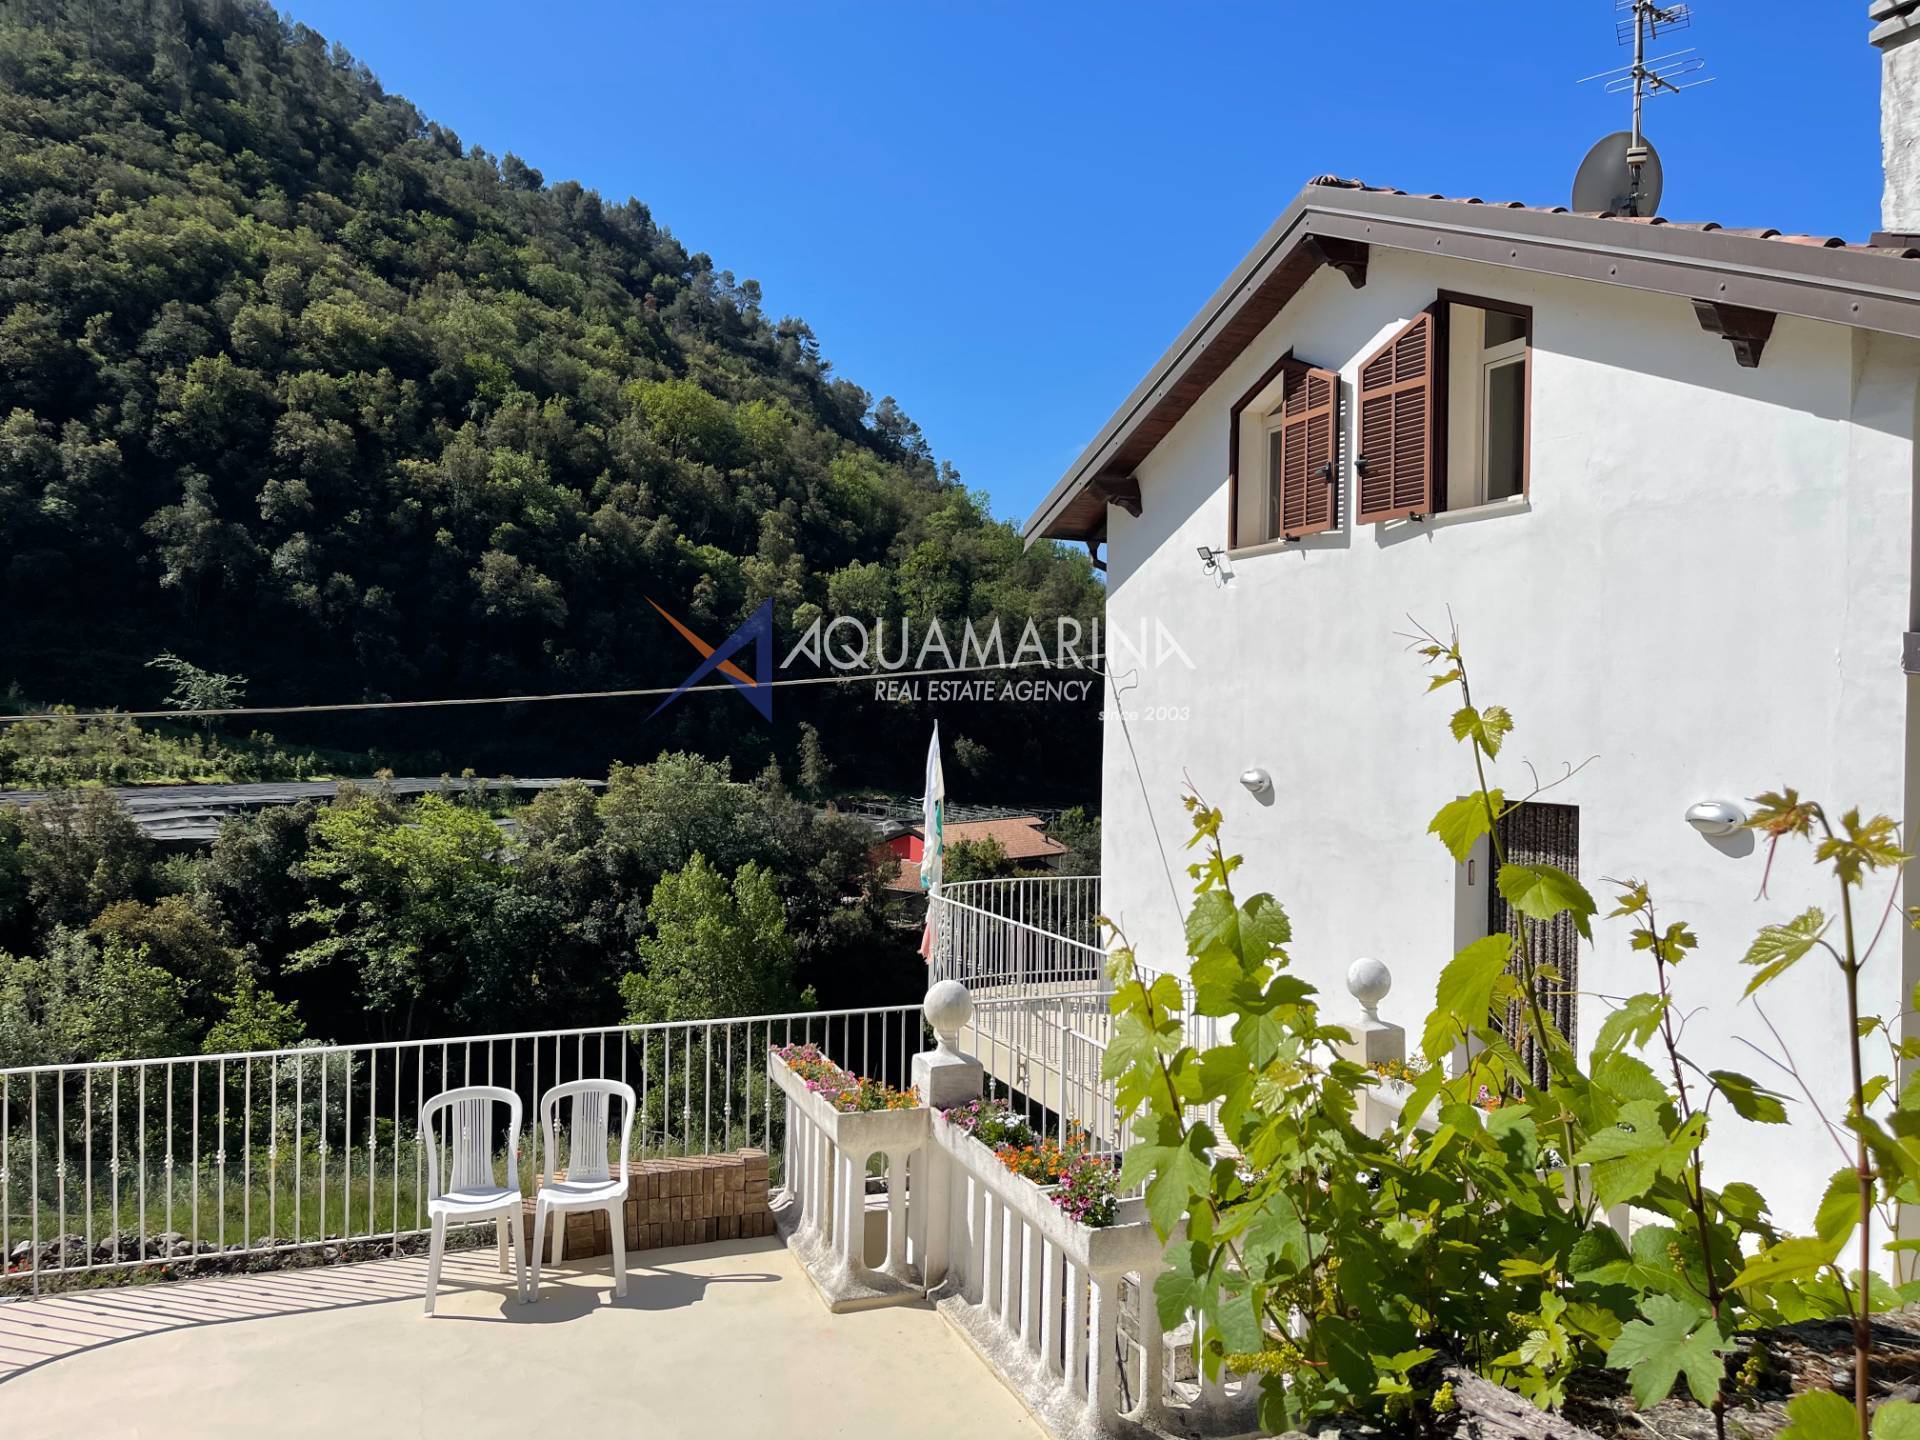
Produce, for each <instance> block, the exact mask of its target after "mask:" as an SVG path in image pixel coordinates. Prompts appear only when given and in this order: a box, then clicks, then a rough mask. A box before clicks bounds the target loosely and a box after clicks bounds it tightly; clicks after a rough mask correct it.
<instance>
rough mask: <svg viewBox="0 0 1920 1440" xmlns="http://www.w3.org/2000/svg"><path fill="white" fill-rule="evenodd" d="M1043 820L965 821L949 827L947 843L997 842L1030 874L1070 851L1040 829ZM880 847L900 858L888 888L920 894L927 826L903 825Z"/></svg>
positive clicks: (1018, 817)
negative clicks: (898, 869) (896, 870)
mask: <svg viewBox="0 0 1920 1440" xmlns="http://www.w3.org/2000/svg"><path fill="white" fill-rule="evenodd" d="M1043 823H1044V822H1043V821H1042V820H1041V819H1040V817H1039V816H1038V815H1013V816H1008V817H1006V818H1004V819H999V820H963V821H959V822H957V823H955V824H951V825H949V826H947V828H946V843H947V845H948V846H949V847H951V846H954V845H960V844H964V843H978V842H980V841H982V840H994V841H997V842H999V845H1000V848H1001V849H1002V850H1004V851H1005V852H1006V855H1007V859H1009V860H1011V861H1012V862H1013V865H1014V868H1015V869H1016V870H1018V871H1020V872H1022V873H1029V874H1030V873H1034V872H1037V871H1041V870H1048V869H1051V868H1052V867H1053V864H1054V862H1055V860H1057V859H1058V858H1059V857H1060V856H1062V855H1064V854H1066V853H1067V847H1066V846H1064V845H1062V844H1061V843H1060V842H1059V841H1058V840H1055V839H1053V838H1052V837H1051V836H1049V835H1048V834H1047V833H1046V831H1045V830H1044V829H1042V828H1041V827H1042V825H1043ZM881 848H882V849H883V850H884V851H885V852H886V853H887V854H890V855H892V856H894V857H895V858H897V859H898V860H899V861H900V873H899V874H898V875H896V876H895V877H894V878H893V879H892V880H889V881H888V882H887V888H888V889H889V890H909V891H914V892H916V893H917V892H918V891H919V889H920V861H921V858H922V857H923V856H924V855H925V854H926V848H927V836H926V830H925V827H923V826H919V825H911V826H904V827H902V828H901V829H900V830H899V831H898V832H897V833H895V834H894V835H892V836H891V837H889V838H888V839H887V841H886V842H885V844H884V845H883V846H882V847H881Z"/></svg>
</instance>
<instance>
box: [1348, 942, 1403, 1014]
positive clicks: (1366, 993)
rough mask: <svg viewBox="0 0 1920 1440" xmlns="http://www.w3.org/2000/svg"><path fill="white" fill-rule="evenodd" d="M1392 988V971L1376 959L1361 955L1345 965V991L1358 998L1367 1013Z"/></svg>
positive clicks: (1369, 1012)
mask: <svg viewBox="0 0 1920 1440" xmlns="http://www.w3.org/2000/svg"><path fill="white" fill-rule="evenodd" d="M1391 989H1393V972H1392V971H1390V970H1389V969H1387V967H1386V966H1385V965H1383V964H1381V963H1380V962H1379V961H1378V960H1373V959H1369V958H1368V957H1367V956H1364V955H1363V956H1361V957H1360V958H1359V959H1358V960H1356V961H1354V962H1353V964H1351V965H1349V966H1348V967H1347V993H1348V994H1349V995H1351V996H1353V998H1354V999H1356V1000H1358V1001H1359V1002H1360V1004H1361V1006H1362V1008H1364V1009H1365V1010H1366V1011H1367V1013H1368V1014H1372V1013H1373V1010H1374V1007H1375V1006H1377V1005H1378V1004H1379V1003H1380V1002H1381V1001H1382V1000H1384V999H1386V998H1387V992H1388V991H1389V990H1391Z"/></svg>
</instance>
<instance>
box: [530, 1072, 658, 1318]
mask: <svg viewBox="0 0 1920 1440" xmlns="http://www.w3.org/2000/svg"><path fill="white" fill-rule="evenodd" d="M615 1098H618V1099H619V1101H620V1102H621V1103H620V1115H621V1118H620V1169H619V1172H618V1173H617V1174H616V1173H614V1171H613V1170H612V1169H611V1168H610V1167H609V1166H608V1164H607V1120H608V1115H607V1108H608V1102H609V1101H610V1100H612V1099H615ZM566 1099H571V1100H572V1101H573V1107H572V1114H571V1115H570V1116H569V1117H568V1119H569V1123H570V1132H569V1135H568V1144H567V1178H566V1179H564V1180H552V1179H549V1178H547V1171H548V1169H549V1168H550V1167H552V1166H553V1165H554V1164H555V1162H556V1160H557V1158H558V1156H559V1154H560V1134H559V1126H560V1102H561V1101H562V1100H566ZM633 1112H634V1099H633V1087H632V1086H631V1085H623V1084H622V1083H621V1082H620V1081H618V1080H575V1081H572V1082H571V1083H569V1084H566V1085H556V1086H554V1087H553V1088H552V1089H551V1090H549V1091H547V1093H546V1094H544V1095H542V1096H541V1097H540V1128H539V1139H540V1143H541V1145H542V1147H543V1148H542V1150H541V1154H540V1177H541V1184H540V1189H539V1191H538V1192H537V1193H536V1194H535V1195H534V1197H533V1290H532V1294H533V1298H534V1299H536V1300H538V1299H539V1298H540V1253H541V1251H543V1250H545V1249H546V1238H547V1217H548V1216H549V1215H554V1214H557V1215H559V1217H560V1218H559V1220H558V1221H557V1222H556V1223H555V1225H554V1227H553V1263H554V1264H555V1265H558V1264H559V1263H560V1260H561V1257H562V1255H563V1254H564V1252H565V1250H566V1231H567V1218H566V1217H567V1212H568V1211H571V1210H604V1211H606V1212H607V1228H608V1229H609V1230H610V1231H612V1232H613V1293H614V1294H615V1295H625V1294H626V1293H627V1219H626V1215H625V1214H624V1213H623V1212H624V1211H625V1209H626V1204H627V1155H628V1148H629V1145H630V1144H631V1142H632V1140H633Z"/></svg>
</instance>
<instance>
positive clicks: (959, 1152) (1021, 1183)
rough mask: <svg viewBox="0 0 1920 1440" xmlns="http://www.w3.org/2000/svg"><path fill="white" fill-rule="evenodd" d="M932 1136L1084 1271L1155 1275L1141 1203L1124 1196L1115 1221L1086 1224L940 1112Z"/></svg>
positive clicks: (1153, 1246)
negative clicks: (1096, 1224) (1124, 1198)
mask: <svg viewBox="0 0 1920 1440" xmlns="http://www.w3.org/2000/svg"><path fill="white" fill-rule="evenodd" d="M933 1136H934V1139H935V1141H936V1142H937V1143H938V1144H939V1145H940V1146H941V1148H942V1149H944V1150H945V1151H946V1152H947V1153H948V1154H949V1155H951V1156H952V1157H953V1159H954V1160H955V1161H956V1162H957V1163H958V1164H959V1165H960V1167H961V1168H962V1169H964V1170H965V1171H966V1172H967V1173H968V1174H969V1175H971V1176H973V1178H974V1179H975V1180H976V1181H977V1182H979V1183H980V1184H982V1185H984V1186H985V1187H986V1188H987V1189H988V1190H989V1191H990V1192H992V1194H993V1195H994V1197H995V1198H996V1199H998V1200H999V1201H1000V1202H1001V1203H1002V1204H1003V1205H1005V1206H1007V1207H1008V1208H1009V1209H1011V1210H1012V1211H1013V1212H1014V1213H1015V1214H1017V1215H1018V1216H1019V1217H1020V1218H1021V1220H1023V1221H1024V1222H1026V1223H1027V1224H1029V1225H1031V1226H1033V1227H1034V1229H1035V1230H1036V1231H1037V1232H1038V1233H1039V1234H1040V1236H1041V1237H1042V1238H1043V1239H1045V1240H1046V1241H1047V1242H1048V1243H1049V1244H1051V1245H1052V1246H1054V1248H1055V1249H1057V1250H1058V1251H1059V1252H1060V1253H1061V1254H1062V1255H1064V1256H1066V1258H1067V1259H1069V1260H1071V1261H1072V1262H1073V1263H1074V1264H1075V1265H1077V1266H1079V1267H1080V1268H1081V1269H1082V1270H1085V1271H1086V1272H1087V1273H1089V1274H1102V1275H1103V1274H1114V1273H1124V1272H1129V1271H1139V1272H1141V1273H1142V1274H1144V1275H1147V1276H1152V1275H1156V1274H1158V1273H1159V1271H1160V1268H1161V1261H1160V1255H1161V1251H1162V1249H1163V1248H1164V1247H1163V1246H1162V1244H1161V1241H1160V1237H1159V1236H1158V1235H1156V1234H1154V1231H1153V1226H1152V1225H1151V1224H1149V1223H1148V1221H1147V1217H1146V1205H1145V1202H1143V1201H1141V1200H1138V1199H1134V1200H1122V1201H1120V1202H1119V1205H1118V1210H1117V1213H1116V1214H1115V1216H1114V1223H1113V1224H1111V1225H1099V1226H1094V1225H1085V1224H1082V1223H1081V1222H1080V1221H1078V1220H1075V1219H1074V1218H1073V1217H1072V1216H1071V1215H1069V1214H1067V1212H1066V1211H1064V1210H1062V1209H1061V1208H1060V1207H1059V1206H1058V1205H1056V1204H1055V1203H1054V1199H1053V1187H1052V1186H1046V1185H1036V1184H1035V1183H1034V1182H1033V1181H1031V1180H1029V1179H1027V1177H1026V1176H1024V1175H1016V1174H1015V1173H1014V1172H1013V1171H1011V1170H1009V1169H1007V1167H1006V1166H1005V1165H1004V1164H1002V1163H1001V1160H1000V1157H999V1156H998V1155H997V1154H995V1153H994V1151H993V1149H992V1147H991V1146H988V1145H986V1144H985V1143H983V1142H982V1141H980V1140H977V1139H975V1138H974V1137H973V1136H972V1135H971V1134H969V1133H968V1132H967V1131H965V1130H963V1129H962V1128H961V1127H959V1126H957V1125H955V1124H954V1123H953V1122H952V1121H950V1120H948V1119H947V1117H946V1116H945V1115H942V1114H939V1113H938V1112H935V1113H934V1115H933Z"/></svg>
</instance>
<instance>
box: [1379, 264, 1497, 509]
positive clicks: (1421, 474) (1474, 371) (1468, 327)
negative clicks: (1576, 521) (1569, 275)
mask: <svg viewBox="0 0 1920 1440" xmlns="http://www.w3.org/2000/svg"><path fill="white" fill-rule="evenodd" d="M1532 331H1533V319H1532V312H1531V311H1530V310H1528V309H1527V308H1526V307H1525V306H1521V305H1512V304H1508V303H1507V302H1505V301H1499V300H1480V299H1476V298H1474V297H1471V296H1463V295H1454V294H1451V293H1448V292H1445V291H1443V292H1441V295H1440V298H1439V299H1438V300H1436V301H1435V302H1434V304H1433V305H1432V307H1431V308H1429V309H1428V310H1427V311H1426V312H1425V313H1423V314H1421V315H1419V316H1417V317H1415V318H1414V319H1413V320H1412V321H1410V322H1409V323H1408V324H1407V325H1405V326H1404V327H1402V328H1401V329H1400V330H1399V331H1398V332H1397V333H1396V334H1394V336H1393V337H1392V338H1391V339H1389V340H1388V341H1387V343H1386V344H1385V345H1383V346H1381V347H1380V349H1378V350H1376V351H1374V353H1373V354H1372V355H1369V356H1368V357H1367V358H1366V359H1365V360H1363V361H1362V362H1361V365H1360V384H1359V394H1358V399H1357V405H1358V409H1359V415H1360V419H1359V436H1358V453H1357V454H1356V456H1355V457H1354V468H1355V471H1356V473H1357V475H1358V477H1359V478H1358V491H1359V499H1358V505H1357V510H1358V514H1357V516H1356V518H1357V519H1358V520H1359V521H1360V522H1361V523H1362V524H1369V523H1374V522H1378V521H1384V520H1401V519H1421V518H1424V517H1425V516H1427V515H1431V514H1434V513H1435V512H1437V511H1442V510H1464V509H1468V508H1470V507H1472V506H1475V505H1486V504H1490V503H1492V502H1494V501H1499V500H1507V499H1512V498H1514V497H1516V496H1520V495H1524V494H1525V493H1526V490H1527V434H1528V416H1527V409H1528V394H1529V391H1530V386H1529V384H1528V365H1529V363H1530V353H1531V346H1532V338H1533V336H1532Z"/></svg>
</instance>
